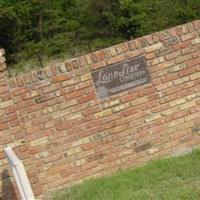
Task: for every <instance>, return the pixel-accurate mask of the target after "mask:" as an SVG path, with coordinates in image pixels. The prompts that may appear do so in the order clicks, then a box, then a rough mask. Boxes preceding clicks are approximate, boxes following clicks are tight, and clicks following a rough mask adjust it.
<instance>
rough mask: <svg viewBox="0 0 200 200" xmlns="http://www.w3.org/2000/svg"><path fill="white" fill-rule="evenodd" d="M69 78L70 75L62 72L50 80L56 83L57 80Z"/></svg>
mask: <svg viewBox="0 0 200 200" xmlns="http://www.w3.org/2000/svg"><path fill="white" fill-rule="evenodd" d="M69 79H70V77H69V76H68V75H67V74H62V75H58V76H54V77H52V82H53V83H57V82H62V81H65V80H69Z"/></svg>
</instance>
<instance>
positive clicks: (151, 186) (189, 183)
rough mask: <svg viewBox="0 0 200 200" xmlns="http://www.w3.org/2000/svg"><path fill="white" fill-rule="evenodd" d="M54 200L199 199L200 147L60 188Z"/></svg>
mask: <svg viewBox="0 0 200 200" xmlns="http://www.w3.org/2000/svg"><path fill="white" fill-rule="evenodd" d="M53 199H54V200H143V199H144V200H151V199H153V200H169V199H170V200H192V199H195V200H200V150H196V151H193V153H191V154H188V155H186V156H182V157H173V158H167V159H163V160H158V161H154V162H152V163H150V164H147V165H145V166H142V167H139V168H136V169H133V170H128V171H124V172H118V173H116V174H115V175H113V176H110V177H103V178H98V179H91V180H88V181H85V182H84V183H82V184H80V185H76V186H73V187H71V188H70V189H65V190H62V191H58V192H56V193H55V194H54V197H53Z"/></svg>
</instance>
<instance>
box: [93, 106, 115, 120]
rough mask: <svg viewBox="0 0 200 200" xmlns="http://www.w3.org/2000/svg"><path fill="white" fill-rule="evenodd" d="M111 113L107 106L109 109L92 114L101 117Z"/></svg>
mask: <svg viewBox="0 0 200 200" xmlns="http://www.w3.org/2000/svg"><path fill="white" fill-rule="evenodd" d="M111 114H112V110H111V109H110V108H109V109H106V110H103V111H101V112H98V113H96V114H95V115H94V116H95V118H101V117H105V116H108V115H111Z"/></svg>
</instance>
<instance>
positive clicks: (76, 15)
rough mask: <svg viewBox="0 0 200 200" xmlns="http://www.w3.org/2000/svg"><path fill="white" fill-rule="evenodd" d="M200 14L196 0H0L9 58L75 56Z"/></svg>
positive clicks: (2, 41)
mask: <svg viewBox="0 0 200 200" xmlns="http://www.w3.org/2000/svg"><path fill="white" fill-rule="evenodd" d="M199 17H200V0H154V1H150V0H98V1H97V0H42V1H41V0H0V47H3V48H5V49H6V52H7V57H8V62H10V63H17V62H20V61H21V60H29V59H32V58H37V57H38V56H40V57H43V56H48V57H56V56H57V57H59V56H63V55H68V56H76V55H79V54H81V53H83V52H87V51H92V50H95V49H98V48H103V47H106V46H109V45H112V44H114V43H116V42H119V41H123V40H126V39H129V38H135V37H138V36H142V35H145V34H149V33H151V32H155V31H159V30H162V29H165V28H168V27H171V26H175V25H178V24H182V23H185V22H187V21H191V20H193V19H198V18H199Z"/></svg>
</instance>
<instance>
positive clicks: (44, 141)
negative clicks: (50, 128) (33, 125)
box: [30, 137, 48, 146]
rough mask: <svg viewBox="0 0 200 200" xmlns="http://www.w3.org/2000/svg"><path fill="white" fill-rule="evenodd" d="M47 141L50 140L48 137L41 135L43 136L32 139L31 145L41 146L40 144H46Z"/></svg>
mask: <svg viewBox="0 0 200 200" xmlns="http://www.w3.org/2000/svg"><path fill="white" fill-rule="evenodd" d="M47 142H48V137H41V138H38V139H36V140H33V141H31V142H30V145H31V146H39V145H43V144H46V143H47Z"/></svg>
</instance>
